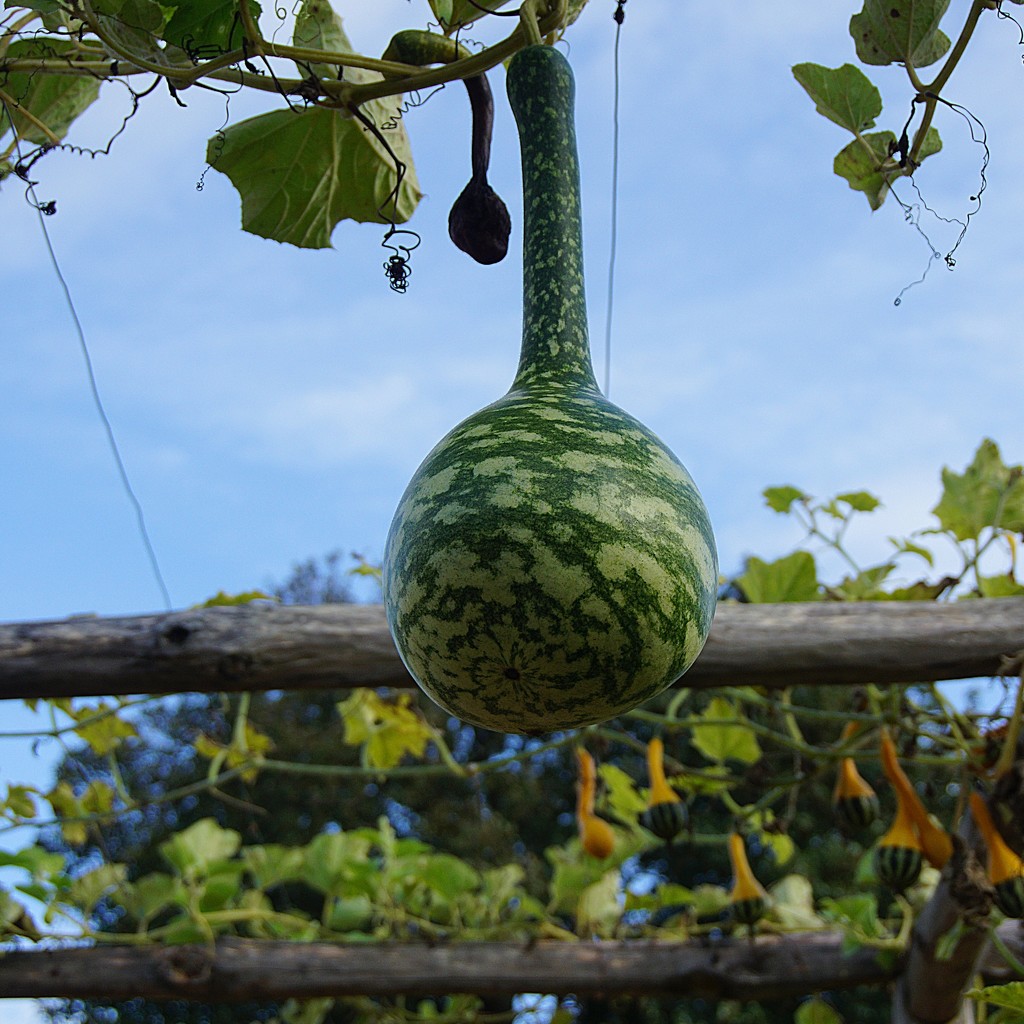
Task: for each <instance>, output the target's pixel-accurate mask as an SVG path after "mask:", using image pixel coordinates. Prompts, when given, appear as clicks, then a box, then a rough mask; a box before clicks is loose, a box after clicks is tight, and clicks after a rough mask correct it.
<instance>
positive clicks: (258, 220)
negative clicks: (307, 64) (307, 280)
mask: <svg viewBox="0 0 1024 1024" xmlns="http://www.w3.org/2000/svg"><path fill="white" fill-rule="evenodd" d="M371 106H372V104H366V105H365V107H366V108H369V107H371ZM383 135H384V136H385V138H387V140H388V142H389V144H390V145H391V147H392V149H393V150H394V151H395V153H396V154H397V155H398V157H399V159H401V160H403V161H404V162H405V163H406V165H407V170H406V173H405V176H404V178H403V180H402V184H401V187H400V188H399V190H398V195H397V196H396V197H395V200H394V202H392V201H391V200H390V199H389V197H390V196H391V193H392V191H393V190H394V187H395V179H396V171H395V165H394V163H393V161H392V160H391V158H390V157H389V156H388V154H387V153H386V152H385V151H384V148H383V147H382V146H381V144H380V142H378V141H377V139H376V138H374V136H373V135H372V134H371V133H370V132H368V131H366V130H365V129H364V128H363V126H362V124H360V123H359V122H358V121H354V120H352V119H350V118H346V117H344V116H343V115H342V114H341V113H339V112H338V111H336V110H325V109H321V108H317V109H314V110H306V111H303V112H302V113H293V112H292V111H290V110H277V111H273V112H271V113H269V114H261V115H259V116H258V117H253V118H249V119H248V120H247V121H242V122H241V123H239V124H236V125H232V126H231V127H229V128H226V129H225V130H224V133H223V136H214V138H212V139H211V140H210V142H209V144H208V146H207V153H206V159H207V160H208V161H209V163H210V166H211V167H213V168H214V169H215V170H218V171H220V172H221V173H223V174H226V175H227V176H228V177H229V178H230V179H231V183H232V184H233V185H234V186H235V188H236V189H238V192H239V194H240V195H241V197H242V227H243V228H244V229H245V230H246V231H249V232H251V233H252V234H254V235H260V236H261V237H263V238H271V239H273V240H274V241H277V242H288V243H289V244H291V245H295V246H298V247H299V248H303V249H326V248H328V247H330V245H331V232H332V231H333V230H334V227H335V225H337V224H338V222H339V221H342V220H345V219H349V220H355V221H359V222H361V223H366V222H373V223H377V224H386V223H388V221H389V218H390V216H391V215H392V214H393V215H394V219H395V223H403V222H404V221H406V220H408V219H409V217H411V216H412V213H413V211H414V210H415V209H416V205H417V203H418V202H419V200H420V196H421V194H422V193H421V192H420V190H419V184H418V182H417V180H416V173H415V171H414V170H413V168H412V164H411V157H410V156H409V144H408V140H407V138H406V134H405V129H404V128H403V127H402V126H401V125H400V124H399V125H397V126H395V127H394V128H391V129H389V130H387V131H384V132H383Z"/></svg>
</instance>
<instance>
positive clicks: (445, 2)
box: [430, 0, 509, 35]
mask: <svg viewBox="0 0 1024 1024" xmlns="http://www.w3.org/2000/svg"><path fill="white" fill-rule="evenodd" d="M508 2H509V0H476V2H475V3H473V2H471V0H430V7H431V10H433V12H434V15H435V17H436V18H437V20H438V21H439V22H440V23H441V25H442V27H443V28H444V31H445V35H450V34H451V33H452V32H453V31H454V30H456V29H458V28H459V27H460V26H463V25H469V24H471V23H472V22H474V21H476V20H477V19H478V18H483V17H484V16H485V15H487V14H488V12H490V11H496V10H498V9H499V8H501V7H504V6H505V4H507V3H508ZM481 8H486V10H481Z"/></svg>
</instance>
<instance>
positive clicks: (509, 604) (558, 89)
mask: <svg viewBox="0 0 1024 1024" xmlns="http://www.w3.org/2000/svg"><path fill="white" fill-rule="evenodd" d="M508 80H509V95H510V98H511V100H512V107H513V111H514V113H515V114H516V119H517V121H518V123H519V126H520V135H521V140H522V147H523V178H524V194H525V204H524V205H525V213H524V217H525V226H524V322H523V347H522V355H521V358H520V365H519V370H518V373H517V375H516V378H515V381H514V382H513V385H512V388H511V390H510V391H509V392H508V394H506V395H505V396H504V397H503V398H501V399H499V400H498V401H497V402H495V403H493V404H492V405H489V406H487V407H486V408H485V409H482V410H481V411H480V412H478V413H476V414H475V415H473V416H471V417H469V418H468V419H467V420H465V421H464V422H462V423H461V424H459V425H458V426H457V427H456V428H455V429H454V430H453V431H451V433H449V434H448V435H447V437H445V438H444V439H443V440H442V441H441V442H440V443H439V444H438V445H437V446H436V447H435V448H434V450H433V451H432V452H431V453H430V454H429V455H428V456H427V457H426V459H425V460H424V462H423V464H422V465H421V466H420V468H419V470H418V471H417V472H416V475H415V476H414V477H413V479H412V481H411V482H410V484H409V486H408V488H407V490H406V492H405V495H404V496H403V498H402V501H401V503H400V504H399V507H398V510H397V512H396V513H395V518H394V522H393V523H392V526H391V531H390V533H389V535H388V540H387V546H386V549H385V555H384V576H383V583H384V601H385V607H386V611H387V616H388V623H389V625H390V627H391V631H392V635H393V636H394V638H395V643H396V645H397V647H398V650H399V653H400V654H401V656H402V658H403V660H404V661H405V664H406V665H407V666H408V668H409V671H410V672H411V673H412V675H413V677H414V678H415V679H416V680H417V682H418V683H419V684H420V686H421V687H422V688H423V690H424V691H425V692H426V693H427V694H428V695H429V696H430V697H432V698H433V699H434V700H435V701H436V702H437V703H438V704H440V705H441V706H442V707H443V708H445V709H447V710H448V711H450V712H451V713H452V714H454V715H456V716H457V717H459V718H461V719H463V720H464V721H466V722H470V723H472V724H475V725H480V726H484V727H486V728H489V729H496V730H499V731H504V732H533V733H536V732H546V731H550V730H555V729H566V728H574V727H578V726H583V725H588V724H590V723H593V722H599V721H603V720H605V719H607V718H611V717H613V716H615V715H617V714H620V713H622V712H624V711H626V710H628V709H630V708H632V707H635V706H636V705H637V704H639V703H641V702H643V701H645V700H647V699H649V698H651V697H653V696H654V695H655V694H657V693H659V692H660V691H661V690H663V689H664V688H665V687H666V686H669V685H670V684H671V683H672V682H674V681H675V680H676V679H677V678H678V677H679V676H680V675H681V674H682V673H683V672H684V671H685V670H686V669H687V668H688V667H689V665H690V664H691V663H692V662H693V660H694V659H695V658H696V657H697V654H698V653H699V652H700V649H701V647H702V646H703V644H704V641H705V639H706V638H707V634H708V631H709V629H710V627H711V619H712V616H713V614H714V608H715V593H716V589H717V577H718V567H717V558H716V554H715V546H714V538H713V536H712V532H711V525H710V523H709V521H708V516H707V512H706V510H705V508H704V504H703V502H702V501H701V499H700V495H699V494H698V492H697V489H696V487H695V486H694V484H693V481H692V480H691V478H690V476H689V474H688V473H687V472H686V470H685V469H684V468H683V466H682V464H681V463H680V462H679V461H678V460H677V459H676V458H675V456H674V455H673V454H672V453H671V452H670V451H669V450H668V449H667V448H666V447H665V445H664V444H662V443H661V441H659V440H658V438H657V437H655V436H654V434H652V433H651V432H650V431H649V430H648V429H647V428H646V427H644V426H643V424H641V423H640V422H639V421H637V420H636V419H634V418H633V417H632V416H630V415H629V414H628V413H626V412H624V411H623V410H622V409H620V408H618V406H616V405H614V404H613V403H611V402H609V401H608V400H607V399H605V398H604V397H603V396H602V395H601V393H600V391H599V389H598V387H597V384H596V381H595V380H594V375H593V370H592V368H591V363H590V350H589V343H588V340H587V330H586V307H585V303H584V296H583V277H582V255H581V253H582V241H581V230H580V215H579V169H578V164H577V159H576V143H575V134H574V130H573V124H572V77H571V73H570V72H569V68H568V64H567V63H566V61H565V58H564V57H562V55H561V54H560V53H558V51H556V50H553V49H551V48H550V47H531V48H529V49H527V50H524V51H522V52H521V53H519V54H518V55H517V56H516V57H515V58H514V59H513V62H512V65H511V67H510V69H509V79H508Z"/></svg>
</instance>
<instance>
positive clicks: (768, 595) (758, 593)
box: [736, 551, 819, 604]
mask: <svg viewBox="0 0 1024 1024" xmlns="http://www.w3.org/2000/svg"><path fill="white" fill-rule="evenodd" d="M736 585H737V586H738V587H739V588H740V590H742V591H743V593H744V595H745V596H746V598H747V600H748V601H750V602H751V603H753V604H777V603H779V602H783V601H816V600H817V599H818V596H819V595H818V570H817V566H816V565H815V563H814V556H813V555H812V554H810V552H807V551H794V552H793V554H791V555H786V556H785V558H779V559H777V560H776V561H774V562H763V561H762V560H761V559H760V558H756V557H751V558H748V559H747V565H746V571H745V572H744V573H743V575H742V576H739V577H738V578H737V580H736Z"/></svg>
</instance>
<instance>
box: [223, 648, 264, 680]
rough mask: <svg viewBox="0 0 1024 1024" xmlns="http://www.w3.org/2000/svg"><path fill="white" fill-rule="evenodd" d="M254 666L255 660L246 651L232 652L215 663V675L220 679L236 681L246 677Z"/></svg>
mask: <svg viewBox="0 0 1024 1024" xmlns="http://www.w3.org/2000/svg"><path fill="white" fill-rule="evenodd" d="M254 664H255V659H254V658H253V656H252V655H251V654H249V653H247V652H246V651H232V652H231V653H230V654H225V655H224V656H223V657H221V658H220V659H219V661H218V662H217V674H218V675H219V676H220V677H221V679H230V680H232V681H237V680H239V679H244V678H245V677H246V676H248V675H249V674H250V673H251V672H252V669H253V666H254Z"/></svg>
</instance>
